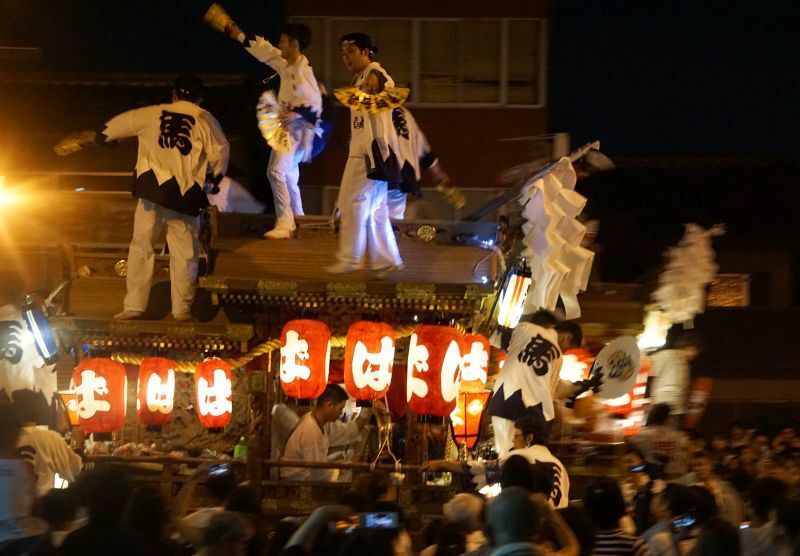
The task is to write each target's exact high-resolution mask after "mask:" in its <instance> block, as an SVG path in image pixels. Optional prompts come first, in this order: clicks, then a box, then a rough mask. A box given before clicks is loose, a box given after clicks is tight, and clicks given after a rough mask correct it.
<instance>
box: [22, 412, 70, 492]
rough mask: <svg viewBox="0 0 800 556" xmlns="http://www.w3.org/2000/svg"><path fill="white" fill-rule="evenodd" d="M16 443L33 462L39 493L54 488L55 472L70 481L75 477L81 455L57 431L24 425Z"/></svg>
mask: <svg viewBox="0 0 800 556" xmlns="http://www.w3.org/2000/svg"><path fill="white" fill-rule="evenodd" d="M17 446H18V447H19V449H20V451H21V452H22V453H23V455H25V456H26V457H28V458H30V460H31V462H32V463H33V468H34V471H35V472H36V492H37V494H38V495H39V496H43V495H44V494H46V493H47V491H49V490H50V489H51V488H53V486H54V479H55V474H56V473H58V474H59V476H60V477H61V478H62V479H66V480H67V481H69V482H74V481H75V479H77V478H78V473H80V470H81V458H80V456H78V454H76V453H75V452H73V451H72V450H71V449H70V447H69V446H68V445H67V443H66V441H65V440H64V439H63V438H62V437H61V435H59V434H58V433H57V432H54V431H51V430H48V429H47V428H46V427H41V428H40V427H23V428H22V431H21V433H20V435H19V440H18V441H17Z"/></svg>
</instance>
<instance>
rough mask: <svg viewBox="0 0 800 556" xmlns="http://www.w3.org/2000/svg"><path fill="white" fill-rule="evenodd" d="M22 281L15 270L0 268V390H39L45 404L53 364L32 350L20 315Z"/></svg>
mask: <svg viewBox="0 0 800 556" xmlns="http://www.w3.org/2000/svg"><path fill="white" fill-rule="evenodd" d="M24 292H25V284H24V282H23V280H22V278H21V277H20V276H19V275H18V274H17V273H15V272H9V271H0V394H2V392H3V391H5V395H6V396H8V398H9V400H10V399H11V394H12V393H13V392H15V391H17V390H26V389H27V390H35V391H37V392H41V393H42V395H43V396H44V398H45V400H47V403H48V404H49V403H50V401H51V400H52V398H53V395H54V394H55V392H56V389H57V384H56V374H55V372H53V371H54V369H55V365H48V364H46V362H45V361H44V359H42V357H41V355H39V352H38V351H37V350H36V342H35V340H34V337H33V334H31V332H30V331H29V330H28V327H27V325H26V324H25V319H24V317H23V315H22V310H21V309H20V307H21V306H22V298H23V295H24Z"/></svg>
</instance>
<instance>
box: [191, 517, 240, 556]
mask: <svg viewBox="0 0 800 556" xmlns="http://www.w3.org/2000/svg"><path fill="white" fill-rule="evenodd" d="M252 536H253V527H252V525H250V522H249V521H248V520H247V519H245V518H244V517H243V516H241V515H239V514H238V513H236V512H228V511H221V512H217V513H216V514H214V516H213V517H212V518H211V519H210V520H209V522H208V526H207V527H206V528H205V530H204V531H203V540H202V543H201V548H200V551H199V552H198V553H197V556H247V543H248V541H249V540H250V538H251V537H252Z"/></svg>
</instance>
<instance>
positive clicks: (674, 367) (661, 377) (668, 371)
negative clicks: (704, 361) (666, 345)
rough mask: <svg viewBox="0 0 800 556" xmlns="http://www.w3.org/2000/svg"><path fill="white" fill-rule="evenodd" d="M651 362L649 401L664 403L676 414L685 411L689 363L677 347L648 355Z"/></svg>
mask: <svg viewBox="0 0 800 556" xmlns="http://www.w3.org/2000/svg"><path fill="white" fill-rule="evenodd" d="M650 359H651V361H652V362H653V367H652V370H651V371H650V375H651V376H652V377H653V384H652V386H651V388H650V396H651V399H650V403H651V404H657V403H666V404H669V405H670V406H671V407H672V412H673V413H676V414H684V413H686V399H687V397H688V395H689V363H688V362H687V361H686V357H685V356H684V355H683V353H682V352H681V350H679V349H663V350H661V351H658V352H656V353H654V354H653V355H651V356H650Z"/></svg>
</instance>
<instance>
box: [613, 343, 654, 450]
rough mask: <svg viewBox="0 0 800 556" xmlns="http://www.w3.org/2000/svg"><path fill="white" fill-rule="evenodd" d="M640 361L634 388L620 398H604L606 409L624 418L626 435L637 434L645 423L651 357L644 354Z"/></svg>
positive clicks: (622, 421) (623, 423) (621, 422)
mask: <svg viewBox="0 0 800 556" xmlns="http://www.w3.org/2000/svg"><path fill="white" fill-rule="evenodd" d="M639 361H640V363H639V373H638V374H637V375H636V382H634V384H633V388H631V389H630V391H628V392H627V393H625V394H623V395H622V396H620V397H618V398H614V399H611V400H604V401H603V406H604V407H605V409H606V411H608V412H609V413H611V414H613V415H617V416H618V417H622V418H623V419H622V420H621V421H620V424H621V425H622V428H623V432H624V434H625V436H632V435H635V434H637V433H638V432H639V431H640V430H641V428H642V425H643V424H644V414H645V406H646V403H647V399H646V398H645V396H644V394H645V391H646V390H647V378H648V377H649V376H650V368H651V366H652V365H651V363H650V358H649V357H647V356H642V357H641V358H640V360H639Z"/></svg>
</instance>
